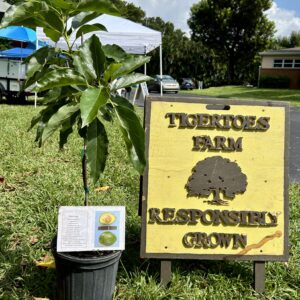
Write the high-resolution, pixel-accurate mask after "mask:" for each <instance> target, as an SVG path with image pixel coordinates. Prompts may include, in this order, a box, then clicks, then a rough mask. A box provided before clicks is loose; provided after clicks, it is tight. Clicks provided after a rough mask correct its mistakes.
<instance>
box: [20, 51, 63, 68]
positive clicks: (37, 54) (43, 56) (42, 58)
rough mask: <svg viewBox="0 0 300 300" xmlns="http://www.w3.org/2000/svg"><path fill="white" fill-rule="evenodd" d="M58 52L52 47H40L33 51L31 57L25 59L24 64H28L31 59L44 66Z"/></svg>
mask: <svg viewBox="0 0 300 300" xmlns="http://www.w3.org/2000/svg"><path fill="white" fill-rule="evenodd" d="M57 53H58V52H57V51H56V49H55V48H52V47H48V46H45V47H42V48H40V49H38V50H36V51H34V52H33V53H32V54H31V55H29V56H28V57H26V58H25V60H24V63H29V62H30V60H31V59H32V58H35V59H36V60H37V62H38V63H39V64H41V65H44V64H45V63H46V62H47V61H48V60H49V59H50V58H51V57H53V56H54V55H55V54H57Z"/></svg>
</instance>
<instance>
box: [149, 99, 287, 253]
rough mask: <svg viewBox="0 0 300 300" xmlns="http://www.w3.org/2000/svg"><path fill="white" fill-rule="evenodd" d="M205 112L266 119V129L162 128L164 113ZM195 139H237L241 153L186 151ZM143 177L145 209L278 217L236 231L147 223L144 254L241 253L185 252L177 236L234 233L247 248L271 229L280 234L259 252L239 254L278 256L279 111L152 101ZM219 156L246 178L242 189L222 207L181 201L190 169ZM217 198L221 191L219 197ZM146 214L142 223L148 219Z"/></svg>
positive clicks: (281, 142) (281, 189)
mask: <svg viewBox="0 0 300 300" xmlns="http://www.w3.org/2000/svg"><path fill="white" fill-rule="evenodd" d="M169 112H174V113H178V112H180V113H188V114H192V113H208V114H232V115H243V116H250V115H251V116H256V117H257V118H258V117H270V118H271V119H270V128H269V129H268V130H267V131H265V132H262V131H259V132H255V131H241V130H233V129H230V130H218V129H213V130H208V129H178V127H176V128H168V124H169V119H168V118H165V115H166V113H169ZM195 135H209V136H211V137H212V138H213V137H214V136H217V135H221V136H225V137H233V138H235V139H236V138H238V137H241V136H242V137H243V151H242V152H209V151H207V150H206V151H205V152H200V151H192V146H193V143H192V137H193V136H195ZM149 137H150V138H149V174H148V195H147V207H148V209H149V208H160V209H162V208H166V207H169V208H175V209H176V210H177V209H181V208H185V209H191V208H194V209H201V210H206V209H220V210H225V209H227V210H236V211H242V210H247V211H251V210H252V211H268V212H272V213H274V214H277V215H278V226H276V227H270V228H268V227H261V228H257V227H254V228H253V227H239V226H226V227H225V226H221V225H220V226H217V227H213V226H204V225H201V224H198V225H195V226H191V225H159V224H148V222H147V228H146V253H172V254H180V253H183V254H225V255H227V254H233V255H234V254H238V253H239V252H240V251H241V250H242V249H241V248H239V249H232V248H231V247H229V248H227V249H225V248H220V247H217V248H216V249H203V248H200V249H194V248H185V247H184V246H183V244H182V237H183V236H184V234H186V233H187V232H205V233H207V234H210V233H212V232H218V233H237V234H246V235H247V239H248V241H247V245H251V244H257V243H259V241H261V240H263V239H264V238H265V237H266V236H269V235H272V234H274V232H275V231H280V232H282V235H281V236H280V237H277V238H275V239H272V240H270V241H268V243H265V244H264V245H262V246H261V247H260V248H254V249H251V251H248V252H247V253H246V254H245V255H261V254H263V255H282V254H283V250H284V243H283V241H284V234H285V233H284V217H285V216H284V138H285V109H284V108H283V107H266V106H242V105H232V106H231V109H230V111H223V112H222V111H219V110H218V111H214V110H209V111H208V110H207V109H206V104H200V103H197V104H196V103H176V102H173V103H171V102H157V101H154V102H152V107H151V120H150V136H149ZM215 155H221V156H222V157H224V158H228V159H230V160H231V161H236V162H237V163H238V165H239V166H240V167H241V169H242V172H243V173H244V174H246V176H247V182H248V185H247V189H246V192H245V193H244V194H237V195H236V197H235V198H234V199H233V200H230V201H229V205H228V206H216V205H210V204H208V203H205V202H204V201H205V200H211V199H212V194H211V195H210V197H209V198H202V197H200V198H197V197H189V198H187V191H186V189H185V184H186V183H187V180H188V178H189V177H190V175H191V170H192V168H193V167H194V166H195V165H196V163H197V162H198V161H200V160H203V159H205V158H206V157H211V156H215ZM222 196H223V194H222V193H221V198H222ZM148 217H149V216H148V214H147V221H148Z"/></svg>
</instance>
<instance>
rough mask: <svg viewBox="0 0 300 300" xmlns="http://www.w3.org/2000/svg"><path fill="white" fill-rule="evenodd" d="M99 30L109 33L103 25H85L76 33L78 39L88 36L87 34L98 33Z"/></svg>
mask: <svg viewBox="0 0 300 300" xmlns="http://www.w3.org/2000/svg"><path fill="white" fill-rule="evenodd" d="M98 30H100V31H107V29H106V28H105V26H103V25H102V24H92V25H89V24H87V25H83V26H81V27H80V28H79V29H78V31H77V32H76V39H78V38H79V37H81V35H83V34H86V33H89V32H92V31H98Z"/></svg>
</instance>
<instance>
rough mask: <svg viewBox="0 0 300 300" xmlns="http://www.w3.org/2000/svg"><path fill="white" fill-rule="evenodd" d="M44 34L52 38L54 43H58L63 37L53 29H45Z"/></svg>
mask: <svg viewBox="0 0 300 300" xmlns="http://www.w3.org/2000/svg"><path fill="white" fill-rule="evenodd" d="M44 33H45V34H46V36H47V37H48V38H50V39H51V40H52V41H53V42H54V43H57V42H58V40H59V38H60V37H61V33H60V32H59V31H57V30H54V29H52V28H44Z"/></svg>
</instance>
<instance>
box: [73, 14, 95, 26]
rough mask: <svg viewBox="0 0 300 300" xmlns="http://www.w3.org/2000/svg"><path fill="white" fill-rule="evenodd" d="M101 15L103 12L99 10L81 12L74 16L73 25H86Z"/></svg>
mask: <svg viewBox="0 0 300 300" xmlns="http://www.w3.org/2000/svg"><path fill="white" fill-rule="evenodd" d="M100 15H101V13H98V12H93V13H90V12H82V13H79V14H78V15H76V16H74V18H73V19H72V27H73V28H74V29H77V28H78V27H80V26H82V25H84V24H85V23H87V22H89V21H91V20H93V19H95V18H97V17H99V16H100Z"/></svg>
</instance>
